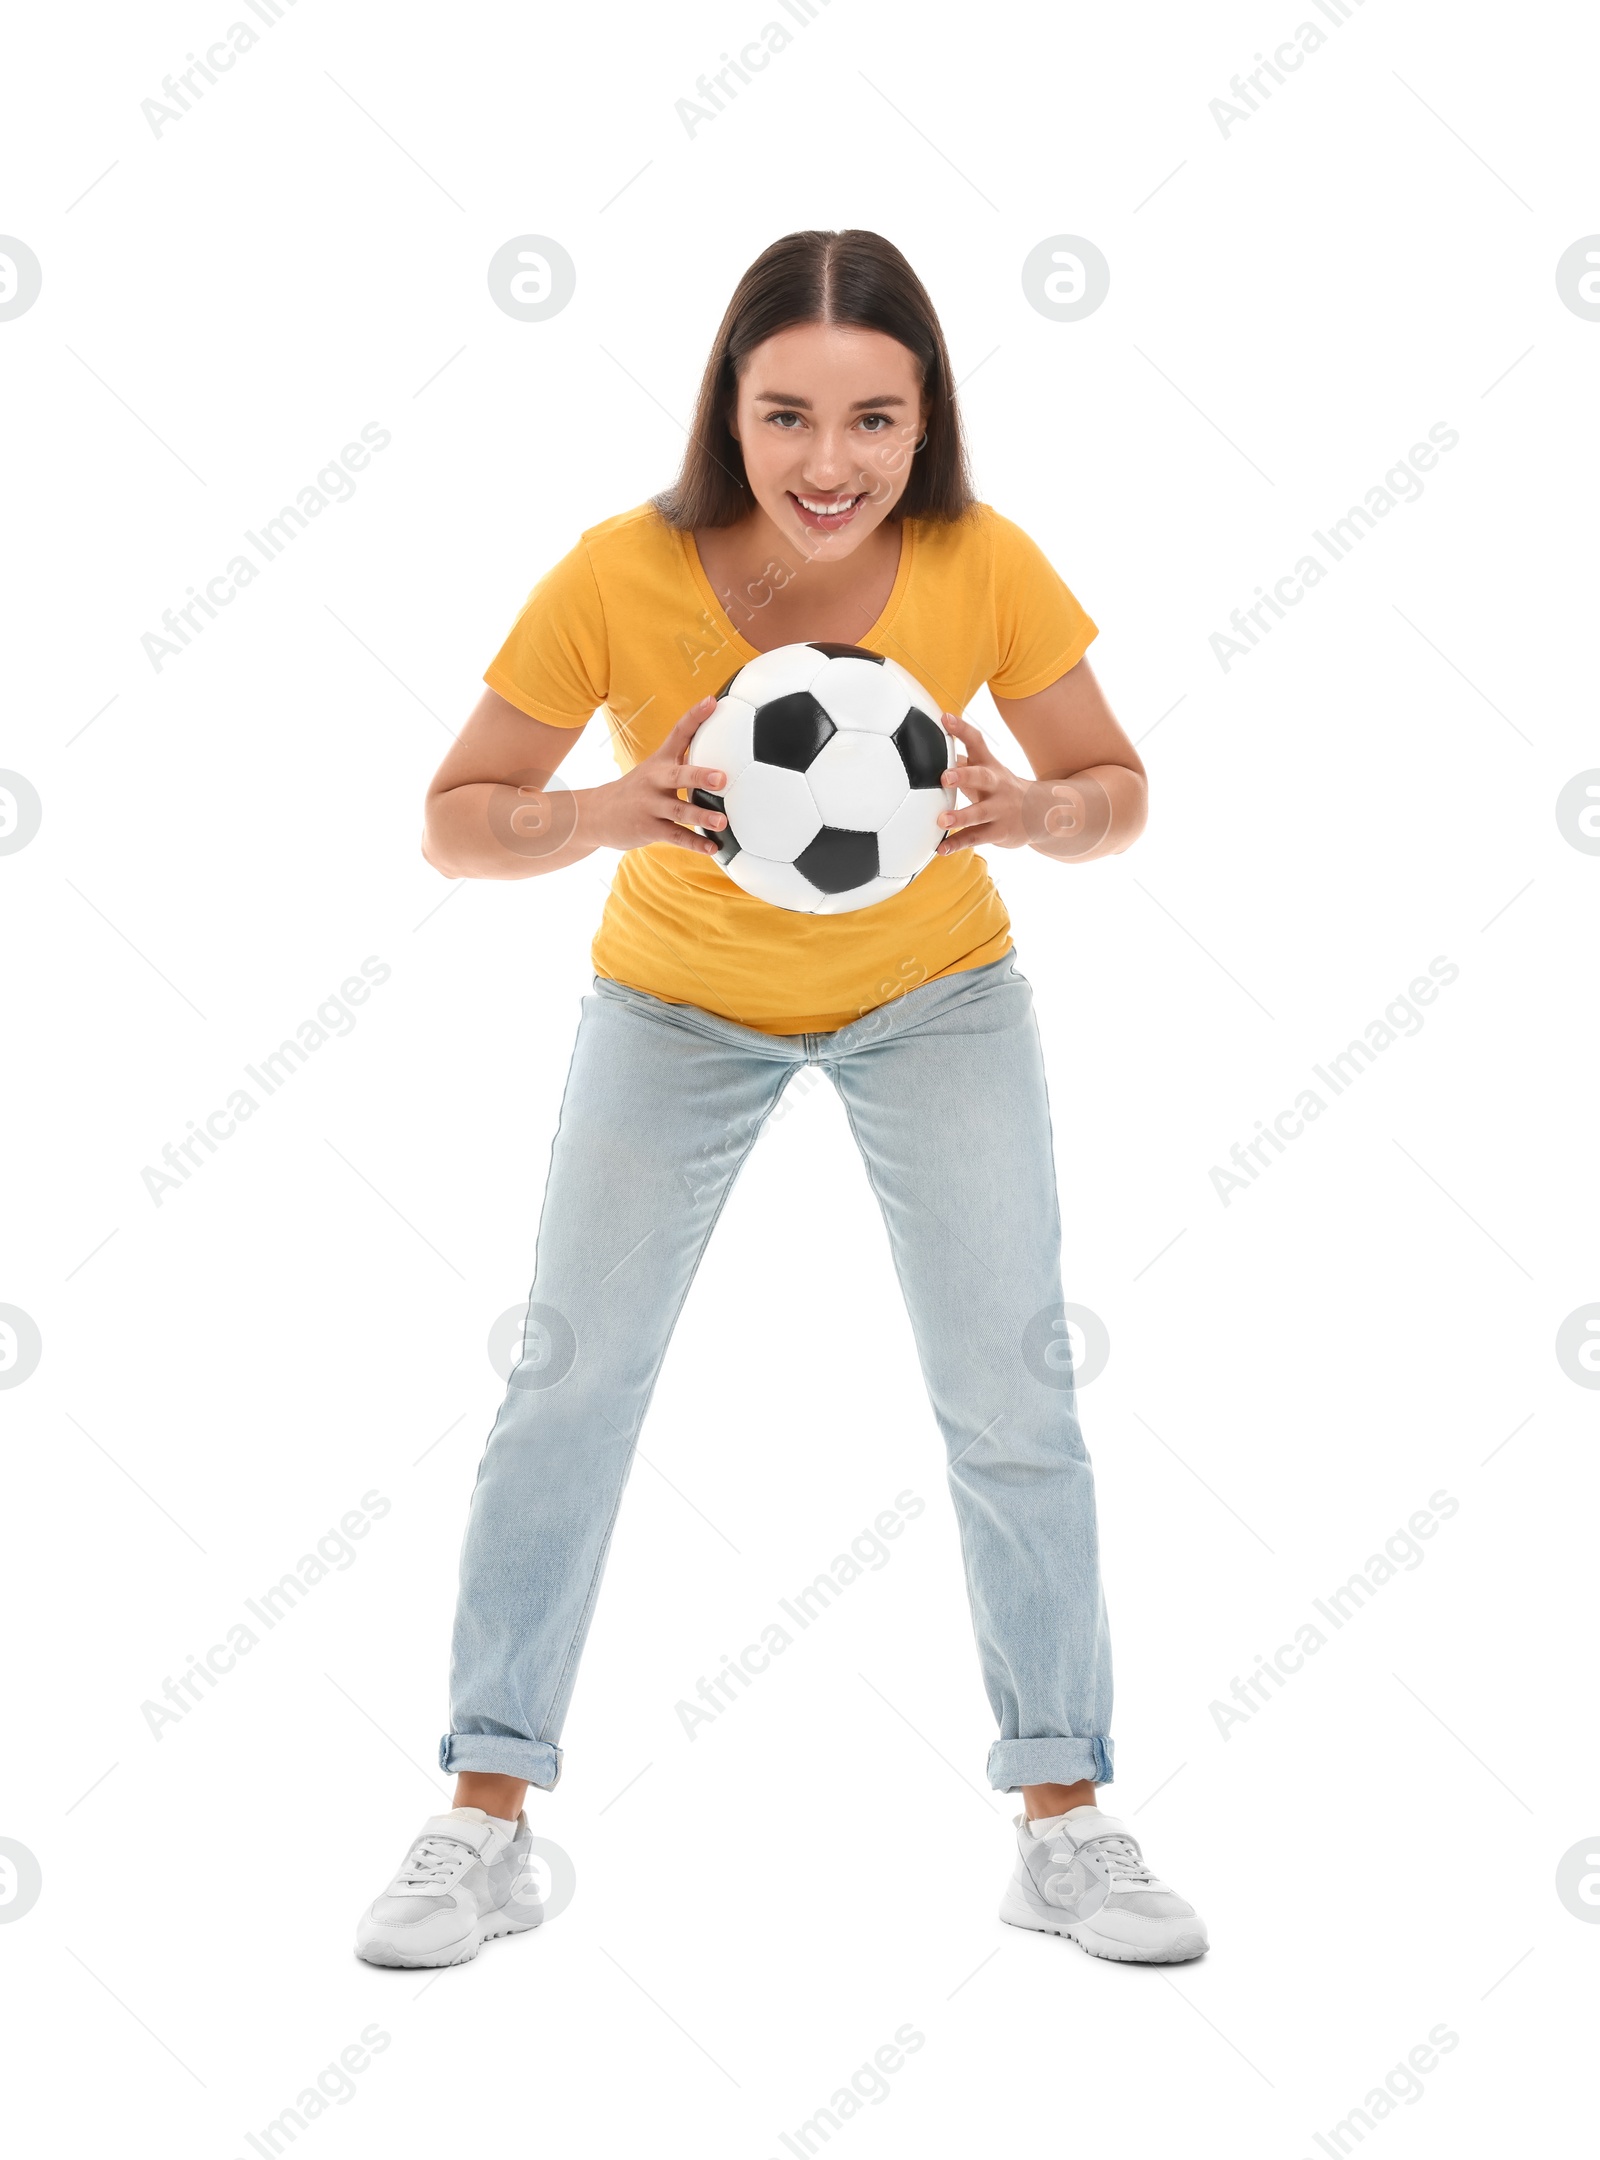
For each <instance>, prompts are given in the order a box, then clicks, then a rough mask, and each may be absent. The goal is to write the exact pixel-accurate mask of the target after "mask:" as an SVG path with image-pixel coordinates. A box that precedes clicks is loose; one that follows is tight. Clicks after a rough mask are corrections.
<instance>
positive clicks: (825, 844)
mask: <svg viewBox="0 0 1600 2160" xmlns="http://www.w3.org/2000/svg"><path fill="white" fill-rule="evenodd" d="M689 758H690V760H691V762H692V763H694V764H696V765H712V766H715V767H717V769H718V770H719V771H722V772H725V773H726V774H727V776H728V778H727V783H726V785H725V787H724V789H723V792H722V793H721V794H720V795H713V794H710V793H709V792H708V791H707V790H706V789H704V788H695V789H693V790H692V792H691V797H690V799H691V800H692V801H694V802H696V803H698V804H699V805H700V807H701V808H702V809H704V810H721V811H724V812H725V813H726V815H727V819H728V822H727V825H726V826H725V827H724V828H723V829H722V830H721V831H719V832H715V833H712V834H711V835H710V836H709V837H710V838H712V839H714V840H716V841H718V842H719V843H720V845H719V846H718V849H717V855H716V860H717V861H718V862H719V863H721V865H722V867H723V869H724V870H726V871H727V873H728V875H729V877H731V878H732V879H733V880H734V882H735V884H737V885H742V886H743V888H744V890H745V891H746V892H747V893H752V894H754V896H755V897H756V898H757V899H758V900H769V901H771V903H772V905H773V906H774V907H781V908H789V909H792V910H793V911H794V912H795V913H797V914H801V915H847V914H849V913H851V912H852V911H853V910H854V909H856V908H864V907H871V906H872V904H873V903H874V901H878V900H887V899H888V898H889V896H890V894H891V893H897V892H903V891H904V890H905V888H906V886H907V885H909V884H910V882H911V880H912V879H913V878H914V877H915V876H916V874H917V872H918V871H919V870H921V869H922V868H923V867H924V865H925V864H927V863H929V862H931V861H932V860H933V856H934V851H935V849H936V848H937V847H938V845H939V842H940V841H941V840H942V839H943V838H944V833H945V828H944V827H943V826H942V825H940V824H939V823H938V822H937V819H938V816H939V812H940V811H941V810H950V809H953V808H954V807H955V800H956V798H955V790H954V789H953V788H947V787H945V786H943V785H942V784H941V777H940V776H941V775H942V774H943V773H944V772H945V771H946V770H947V769H948V768H949V767H951V766H953V765H954V764H955V761H956V748H955V744H954V743H953V742H952V741H951V739H950V737H949V736H948V735H947V734H946V733H945V731H944V728H943V726H942V725H941V722H940V708H939V702H938V700H937V698H934V697H930V696H929V694H928V692H927V691H926V690H924V689H923V687H922V685H921V684H920V683H918V682H917V681H915V680H914V678H913V677H912V676H910V675H908V674H907V673H906V671H905V669H904V668H902V667H899V666H897V665H896V663H895V662H894V661H893V660H889V659H886V658H885V657H884V655H883V654H882V653H875V652H868V651H866V649H865V648H864V647H863V646H860V645H826V644H811V645H779V646H775V647H774V649H773V650H772V651H771V652H764V653H759V654H757V656H756V658H755V659H754V660H751V661H749V662H747V663H746V665H745V666H744V667H742V668H740V670H739V672H738V673H737V675H734V676H732V677H731V678H730V680H729V681H727V682H726V683H724V684H723V686H722V688H721V690H720V691H719V692H718V693H717V708H716V711H715V712H713V713H712V714H711V715H710V717H709V718H708V719H707V720H705V721H704V722H703V723H702V724H701V726H700V727H699V728H698V729H696V731H695V736H694V740H693V742H692V743H691V744H690V746H689Z"/></svg>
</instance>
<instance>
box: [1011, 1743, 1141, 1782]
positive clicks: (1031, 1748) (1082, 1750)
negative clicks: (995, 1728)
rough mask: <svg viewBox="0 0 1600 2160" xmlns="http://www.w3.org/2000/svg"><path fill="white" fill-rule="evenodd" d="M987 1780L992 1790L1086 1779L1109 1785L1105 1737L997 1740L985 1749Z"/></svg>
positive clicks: (1107, 1746)
mask: <svg viewBox="0 0 1600 2160" xmlns="http://www.w3.org/2000/svg"><path fill="white" fill-rule="evenodd" d="M988 1768H989V1783H990V1784H991V1785H992V1786H993V1787H994V1789H995V1791H996V1792H1020V1791H1021V1789H1022V1787H1023V1786H1024V1785H1077V1784H1081V1783H1082V1781H1083V1780H1084V1779H1085V1778H1090V1779H1092V1780H1093V1781H1094V1783H1095V1784H1096V1785H1109V1784H1110V1783H1111V1780H1112V1776H1113V1774H1114V1773H1113V1771H1112V1765H1111V1742H1110V1741H1109V1740H1101V1739H1095V1740H997V1741H996V1742H995V1744H994V1746H993V1747H992V1748H990V1750H989V1765H988Z"/></svg>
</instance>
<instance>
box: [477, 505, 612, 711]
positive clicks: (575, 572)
mask: <svg viewBox="0 0 1600 2160" xmlns="http://www.w3.org/2000/svg"><path fill="white" fill-rule="evenodd" d="M483 679H484V681H485V682H486V683H487V684H488V685H489V688H490V689H491V690H497V691H498V692H499V693H500V695H501V697H503V698H505V699H507V700H508V701H509V702H510V703H511V704H513V705H515V706H516V708H517V710H518V711H519V712H524V713H526V714H527V715H528V717H529V718H530V719H531V720H544V721H547V722H548V723H549V724H550V726H551V727H565V728H581V727H586V726H587V725H588V723H589V721H590V720H592V719H593V717H594V714H595V711H596V709H597V708H598V707H599V706H600V705H602V704H604V702H605V699H606V694H607V691H608V690H609V688H610V681H611V664H610V653H609V649H608V644H607V639H606V617H605V608H604V606H603V605H602V603H601V599H600V587H599V585H598V584H597V582H596V580H595V574H594V564H593V563H592V562H591V561H590V559H589V550H588V547H587V545H586V543H585V542H583V541H582V540H580V541H579V542H578V544H577V546H576V547H574V548H572V549H571V550H570V551H569V552H568V553H567V554H565V555H563V556H562V558H561V560H560V561H559V562H558V563H556V564H554V565H553V566H552V567H551V568H550V569H549V570H547V571H546V572H545V574H544V576H543V577H542V578H541V579H540V580H539V582H538V584H537V585H535V587H534V588H533V590H532V592H531V593H529V595H528V597H527V599H526V600H525V601H524V603H523V607H522V613H521V614H520V615H519V616H518V617H517V619H516V621H515V622H514V623H513V624H512V626H511V634H510V636H509V637H508V638H507V639H506V641H505V643H504V644H503V645H502V646H501V648H500V650H499V651H498V652H497V653H496V654H495V656H494V658H493V660H491V661H490V663H489V665H488V667H487V668H485V670H484V675H483Z"/></svg>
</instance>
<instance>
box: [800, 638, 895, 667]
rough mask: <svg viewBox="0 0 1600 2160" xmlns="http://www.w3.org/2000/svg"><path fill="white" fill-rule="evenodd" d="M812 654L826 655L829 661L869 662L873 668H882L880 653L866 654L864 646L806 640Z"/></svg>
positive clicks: (817, 639) (813, 639) (818, 639)
mask: <svg viewBox="0 0 1600 2160" xmlns="http://www.w3.org/2000/svg"><path fill="white" fill-rule="evenodd" d="M806 643H807V644H808V645H809V646H810V647H811V650H812V651H813V652H819V653H826V654H827V656H828V658H829V659H830V660H870V661H871V662H872V664H873V665H874V667H882V665H883V655H882V653H881V652H868V650H867V648H866V647H865V645H829V644H827V643H826V642H825V641H824V640H823V639H821V638H807V640H806Z"/></svg>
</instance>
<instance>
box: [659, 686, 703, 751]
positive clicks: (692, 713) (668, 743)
mask: <svg viewBox="0 0 1600 2160" xmlns="http://www.w3.org/2000/svg"><path fill="white" fill-rule="evenodd" d="M716 702H717V701H716V698H715V697H703V698H702V699H701V700H700V702H699V704H698V705H691V706H690V707H689V710H688V711H687V712H686V713H685V714H684V716H683V718H682V719H681V720H680V721H679V722H678V724H677V726H676V727H675V728H674V729H673V730H672V733H671V734H670V735H669V736H668V737H667V738H666V740H665V741H664V742H663V743H662V744H661V746H660V748H659V749H658V750H657V751H656V753H655V754H656V756H657V757H658V758H667V757H670V758H671V760H672V762H673V763H674V764H675V765H679V764H682V762H683V754H684V752H685V751H686V750H687V749H688V747H689V745H690V743H691V742H692V741H693V739H694V736H695V733H696V731H697V730H698V729H699V728H700V727H701V725H702V724H703V723H704V722H705V721H707V720H709V719H710V717H711V714H712V712H713V710H714V709H715V707H716Z"/></svg>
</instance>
